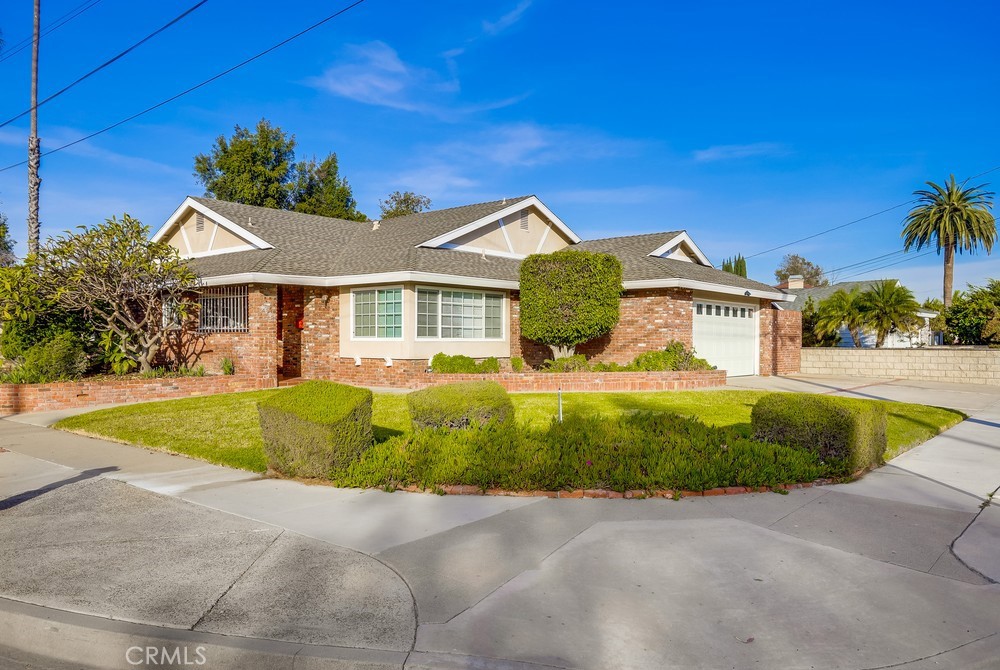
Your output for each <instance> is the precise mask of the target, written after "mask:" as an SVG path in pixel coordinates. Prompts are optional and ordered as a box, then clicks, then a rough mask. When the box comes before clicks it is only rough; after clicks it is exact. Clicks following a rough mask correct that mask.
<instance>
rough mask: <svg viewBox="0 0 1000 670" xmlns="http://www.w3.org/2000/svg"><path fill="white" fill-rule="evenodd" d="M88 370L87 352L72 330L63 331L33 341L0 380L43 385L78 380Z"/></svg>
mask: <svg viewBox="0 0 1000 670" xmlns="http://www.w3.org/2000/svg"><path fill="white" fill-rule="evenodd" d="M86 370H87V353H86V352H85V351H84V350H83V344H81V343H80V340H79V339H78V338H77V337H76V335H74V334H73V333H69V332H64V333H62V334H60V335H57V336H55V337H54V338H53V339H51V340H49V341H47V342H44V343H42V344H35V345H33V346H32V347H31V348H29V349H28V350H27V352H25V354H24V359H23V360H22V361H21V362H20V363H19V364H18V365H17V366H15V367H14V369H13V370H11V371H10V372H9V373H7V374H6V375H4V376H3V377H2V378H0V381H3V382H6V383H9V384H44V383H48V382H56V381H66V380H71V379H77V378H79V377H80V375H82V374H83V373H84V372H86Z"/></svg>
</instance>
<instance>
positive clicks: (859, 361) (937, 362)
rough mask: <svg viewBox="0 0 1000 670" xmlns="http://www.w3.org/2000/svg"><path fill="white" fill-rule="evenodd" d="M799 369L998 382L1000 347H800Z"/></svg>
mask: <svg viewBox="0 0 1000 670" xmlns="http://www.w3.org/2000/svg"><path fill="white" fill-rule="evenodd" d="M800 370H801V373H802V374H804V375H834V376H843V377H890V378H893V379H915V380H920V381H924V380H928V381H938V382H953V383H957V384H992V385H994V386H1000V349H987V348H985V347H983V348H980V347H976V348H972V347H927V348H925V349H843V348H825V347H808V348H804V349H802V364H801V368H800Z"/></svg>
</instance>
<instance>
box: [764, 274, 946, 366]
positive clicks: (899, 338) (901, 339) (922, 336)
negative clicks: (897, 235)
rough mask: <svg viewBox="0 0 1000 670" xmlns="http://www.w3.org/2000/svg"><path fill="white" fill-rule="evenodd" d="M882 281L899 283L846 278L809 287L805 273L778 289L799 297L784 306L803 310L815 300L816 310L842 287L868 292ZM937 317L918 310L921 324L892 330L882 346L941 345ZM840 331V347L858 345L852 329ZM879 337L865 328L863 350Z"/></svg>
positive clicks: (895, 347)
mask: <svg viewBox="0 0 1000 670" xmlns="http://www.w3.org/2000/svg"><path fill="white" fill-rule="evenodd" d="M882 281H897V282H898V281H899V280H896V279H883V280H878V281H872V280H868V281H842V282H837V283H836V284H830V285H829V286H815V287H806V286H805V282H804V280H803V278H802V276H801V275H792V276H791V277H789V278H788V281H787V282H784V283H782V284H778V288H779V289H780V290H784V291H787V292H788V293H789V294H791V295H794V296H795V297H796V299H795V302H790V303H784V302H783V303H779V307H781V308H782V309H788V310H795V311H799V312H801V311H802V309H803V307H805V305H806V304H807V303H808V302H809V300H810V299H811V300H812V302H813V305H814V306H815V307H816V309H819V304H820V303H821V302H823V301H824V300H826V299H827V298H829V297H830V296H831V295H833V294H834V293H836V292H837V291H841V290H842V291H846V292H847V293H850V292H851V291H852V290H854V289H857V290H858V291H860V292H862V293H864V292H865V291H868V290H870V289H871V288H872V287H874V286H875V285H876V284H878V283H880V282H882ZM936 316H937V312H934V311H931V310H926V309H921V310H919V311H917V319H918V320H919V324H920V325H919V327H917V328H915V329H913V330H911V331H905V332H904V331H893V332H891V333H889V335H888V336H886V338H885V342H884V343H883V345H882V346H883V347H884V348H885V349H912V348H914V347H923V346H928V345H932V344H940V343H941V342H940V339H939V336H940V334H939V333H934V332H933V331H932V330H931V319H933V318H934V317H936ZM838 334H839V335H840V340H839V341H838V342H837V346H838V347H853V346H854V337H853V336H852V335H851V331H850V330H848V329H847V328H846V327H842V328H841V329H840V331H839V333H838ZM876 339H877V338H876V335H875V333H874V331H868V330H863V331H862V332H861V347H862V348H863V349H874V348H875V341H876Z"/></svg>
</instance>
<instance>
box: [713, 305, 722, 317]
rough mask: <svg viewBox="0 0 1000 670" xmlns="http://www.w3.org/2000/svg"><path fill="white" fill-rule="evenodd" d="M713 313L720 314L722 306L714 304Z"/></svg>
mask: <svg viewBox="0 0 1000 670" xmlns="http://www.w3.org/2000/svg"><path fill="white" fill-rule="evenodd" d="M715 315H716V316H722V307H720V306H719V305H716V306H715Z"/></svg>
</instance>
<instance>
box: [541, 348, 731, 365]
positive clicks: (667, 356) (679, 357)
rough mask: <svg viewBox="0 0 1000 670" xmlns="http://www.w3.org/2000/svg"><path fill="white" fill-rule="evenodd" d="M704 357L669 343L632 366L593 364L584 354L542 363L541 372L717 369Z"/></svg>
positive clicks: (650, 352) (635, 361) (645, 354)
mask: <svg viewBox="0 0 1000 670" xmlns="http://www.w3.org/2000/svg"><path fill="white" fill-rule="evenodd" d="M714 369H715V367H714V366H713V365H712V364H711V363H709V362H708V361H706V360H705V359H704V358H698V357H697V356H695V355H694V350H693V349H688V348H687V347H686V346H684V343H683V342H677V341H673V342H670V343H669V344H668V345H667V346H666V347H664V348H663V349H659V350H656V351H646V352H644V353H641V354H639V355H638V356H636V357H635V358H634V359H633V360H632V362H631V363H627V364H625V365H622V364H620V363H591V362H590V361H588V360H587V357H586V356H584V355H583V354H576V355H574V356H566V357H565V358H557V359H555V360H546V361H545V362H543V363H542V367H541V371H542V372H662V371H667V370H714Z"/></svg>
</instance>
